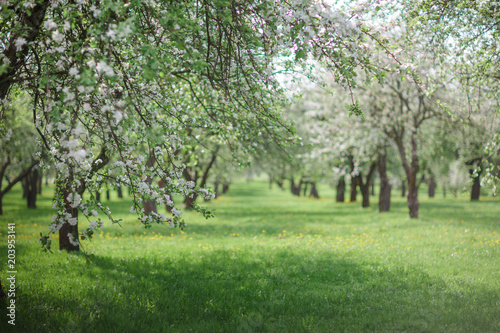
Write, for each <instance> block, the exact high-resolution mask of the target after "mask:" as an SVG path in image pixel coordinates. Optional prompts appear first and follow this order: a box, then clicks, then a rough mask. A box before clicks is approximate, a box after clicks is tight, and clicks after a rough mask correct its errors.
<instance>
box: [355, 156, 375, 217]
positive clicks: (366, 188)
mask: <svg viewBox="0 0 500 333" xmlns="http://www.w3.org/2000/svg"><path fill="white" fill-rule="evenodd" d="M376 169H377V162H372V164H371V165H370V169H369V170H368V174H367V175H366V181H365V182H363V175H362V174H361V173H360V174H359V175H358V176H357V177H356V178H358V185H359V188H360V190H361V195H362V196H363V201H362V203H361V207H363V208H366V207H370V182H371V180H372V178H373V174H374V173H375V170H376Z"/></svg>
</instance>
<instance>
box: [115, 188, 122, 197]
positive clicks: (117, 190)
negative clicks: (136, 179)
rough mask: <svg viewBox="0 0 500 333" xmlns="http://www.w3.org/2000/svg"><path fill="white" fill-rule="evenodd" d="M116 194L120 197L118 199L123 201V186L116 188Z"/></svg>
mask: <svg viewBox="0 0 500 333" xmlns="http://www.w3.org/2000/svg"><path fill="white" fill-rule="evenodd" d="M116 193H117V195H118V198H120V199H123V191H122V187H121V186H117V187H116Z"/></svg>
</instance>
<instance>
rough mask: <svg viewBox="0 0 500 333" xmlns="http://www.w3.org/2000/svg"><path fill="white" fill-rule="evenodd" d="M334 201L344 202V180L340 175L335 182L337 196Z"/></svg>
mask: <svg viewBox="0 0 500 333" xmlns="http://www.w3.org/2000/svg"><path fill="white" fill-rule="evenodd" d="M335 201H336V202H344V201H345V180H344V176H342V177H340V179H339V181H338V183H337V197H336V199H335Z"/></svg>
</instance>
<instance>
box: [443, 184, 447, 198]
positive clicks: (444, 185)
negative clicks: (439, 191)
mask: <svg viewBox="0 0 500 333" xmlns="http://www.w3.org/2000/svg"><path fill="white" fill-rule="evenodd" d="M443 198H446V184H443Z"/></svg>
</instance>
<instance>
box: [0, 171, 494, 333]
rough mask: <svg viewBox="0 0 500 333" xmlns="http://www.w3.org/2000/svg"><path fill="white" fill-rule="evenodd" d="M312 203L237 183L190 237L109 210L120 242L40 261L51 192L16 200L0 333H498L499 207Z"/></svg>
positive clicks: (396, 201)
mask: <svg viewBox="0 0 500 333" xmlns="http://www.w3.org/2000/svg"><path fill="white" fill-rule="evenodd" d="M320 194H321V195H323V197H322V199H319V200H314V199H308V198H296V197H292V196H291V195H290V194H289V193H288V192H282V191H281V190H279V189H278V188H273V189H272V190H269V189H268V187H267V184H266V183H265V182H264V181H255V182H245V181H241V182H238V183H236V184H234V185H233V186H232V188H231V190H230V191H229V192H228V193H227V194H226V195H225V196H223V197H220V198H218V199H217V200H215V201H214V202H211V203H209V204H208V206H210V207H211V208H214V209H216V215H217V218H216V219H211V220H208V221H207V220H204V219H203V218H202V217H200V216H199V215H196V214H194V213H186V214H185V217H186V219H187V221H188V223H189V226H188V228H187V229H186V230H185V231H181V230H177V229H170V228H168V227H167V226H163V225H158V226H154V227H153V228H152V229H149V230H145V229H144V228H143V227H141V226H140V225H139V223H138V222H137V221H136V220H135V218H134V217H133V216H132V215H130V214H128V213H127V212H128V210H129V206H130V205H129V203H128V202H127V200H128V199H127V198H125V199H123V200H119V199H117V198H115V197H112V200H111V201H109V202H108V204H109V206H110V207H111V208H112V209H113V210H114V211H116V212H117V215H119V217H120V218H123V219H124V221H125V222H124V227H123V228H120V227H118V226H116V225H105V227H104V228H103V229H102V232H99V233H100V235H98V237H97V238H96V239H94V240H93V241H91V242H85V243H84V245H83V246H84V252H83V253H78V254H68V253H59V252H58V251H55V253H53V254H46V253H42V252H41V251H40V249H39V245H38V241H37V239H38V235H39V233H40V231H44V232H45V231H46V230H47V225H48V221H50V216H51V209H50V207H51V196H52V192H51V189H50V188H45V189H44V193H43V196H42V197H41V199H39V201H38V204H39V206H40V207H39V209H37V210H27V209H25V202H24V201H21V200H20V196H21V193H20V189H19V188H16V189H15V190H13V192H12V193H11V194H9V195H8V196H6V197H5V198H4V205H5V207H4V211H5V214H4V216H2V217H0V233H1V235H0V239H1V241H0V258H1V267H2V271H1V272H2V274H1V279H2V282H3V283H4V284H5V283H6V280H5V278H6V271H7V265H6V254H7V246H6V243H7V242H6V241H5V240H6V239H7V237H6V234H7V222H15V223H16V236H17V243H16V249H17V258H16V259H17V262H16V269H17V272H18V273H17V299H16V304H17V312H16V327H15V329H13V328H12V327H11V326H10V325H8V324H7V323H6V318H7V317H6V316H5V313H4V311H5V308H6V306H4V305H2V310H0V314H1V318H0V331H2V332H5V331H7V332H8V331H17V332H191V331H192V332H499V331H500V297H499V296H500V285H499V281H500V234H499V228H500V224H499V222H500V200H498V199H493V198H485V199H483V200H481V201H479V202H470V201H468V200H467V198H465V197H459V198H448V199H443V198H434V199H427V198H425V195H424V194H421V210H420V218H419V219H418V220H410V219H409V217H408V212H407V208H406V206H405V202H404V200H403V199H402V198H399V197H397V196H396V193H395V196H394V197H393V204H392V208H391V212H388V213H383V214H380V213H378V212H377V210H376V202H372V207H371V208H368V209H364V210H362V209H360V208H359V205H360V204H359V203H357V204H355V203H344V204H336V203H335V202H334V193H333V191H332V190H331V189H329V188H328V187H327V186H323V187H320ZM372 201H376V200H375V198H374V197H372ZM56 243H57V242H56Z"/></svg>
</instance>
